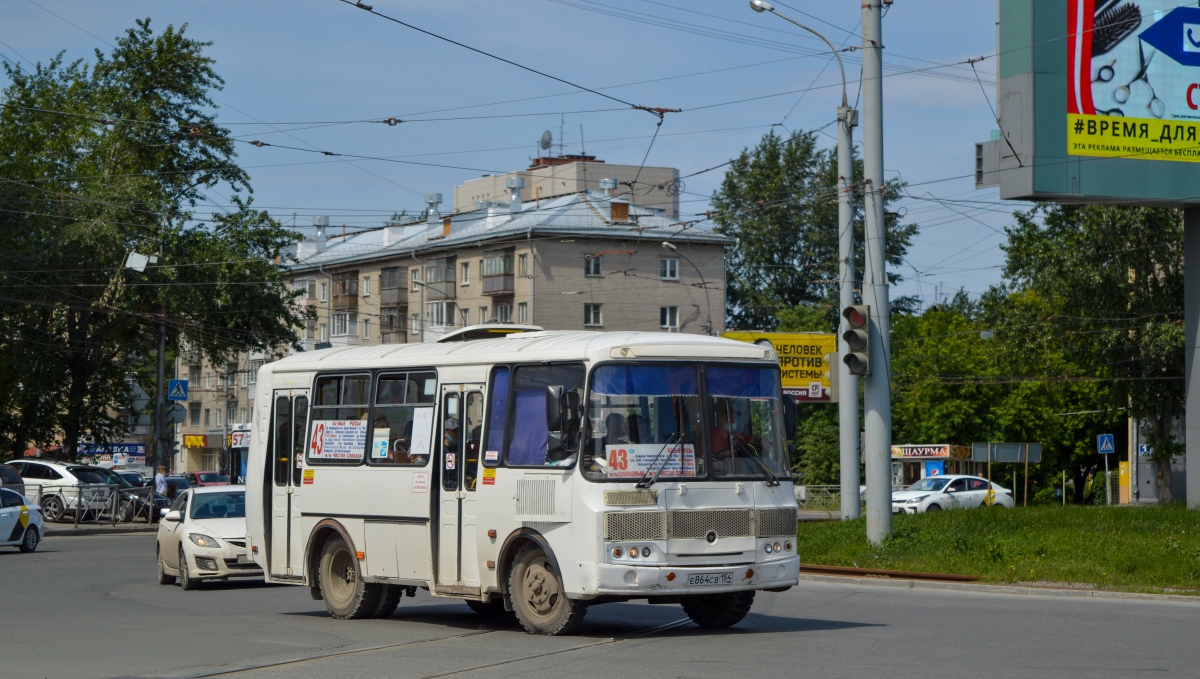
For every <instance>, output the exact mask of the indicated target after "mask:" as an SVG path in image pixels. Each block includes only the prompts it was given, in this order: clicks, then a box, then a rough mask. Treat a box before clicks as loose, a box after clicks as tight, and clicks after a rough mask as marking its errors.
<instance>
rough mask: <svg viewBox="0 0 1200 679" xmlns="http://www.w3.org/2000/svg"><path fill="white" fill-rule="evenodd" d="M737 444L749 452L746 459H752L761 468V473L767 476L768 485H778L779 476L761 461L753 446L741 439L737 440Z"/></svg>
mask: <svg viewBox="0 0 1200 679" xmlns="http://www.w3.org/2000/svg"><path fill="white" fill-rule="evenodd" d="M737 446H738V447H739V448H744V449H745V450H748V451H749V452H750V454H749V455H748V456H747V459H750V460H754V463H755V464H757V465H758V468H759V469H761V470H763V473H764V474H765V475H766V476H767V477H768V478H767V485H768V486H778V485H779V477H778V476H776V475H775V472H773V471H771V469H770V468H769V467H767V463H766V462H763V459H762V456H760V455H759V454H758V451H757V450H755V449H754V446H752V445H750V444H749V443H745V442H742V441H739V442H738V444H737Z"/></svg>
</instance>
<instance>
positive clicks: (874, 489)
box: [862, 0, 892, 544]
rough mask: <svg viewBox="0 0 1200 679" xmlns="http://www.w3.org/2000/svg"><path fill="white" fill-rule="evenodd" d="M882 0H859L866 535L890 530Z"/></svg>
mask: <svg viewBox="0 0 1200 679" xmlns="http://www.w3.org/2000/svg"><path fill="white" fill-rule="evenodd" d="M880 1H881V0H862V36H863V42H862V45H863V47H862V55H863V56H862V64H863V65H862V90H863V93H862V99H863V180H864V182H865V196H866V204H865V208H866V234H865V242H864V246H865V249H866V262H865V264H866V265H865V270H864V276H863V302H864V303H866V304H868V305H869V306H870V307H871V323H870V326H869V330H868V332H869V333H870V352H871V353H870V358H869V362H870V368H871V372H870V374H869V375H867V379H866V388H865V393H864V396H863V410H864V411H865V413H866V416H865V417H864V418H863V420H864V425H865V426H864V436H865V438H864V446H863V455H864V459H865V462H866V476H867V540H869V541H870V542H871V543H872V544H879V543H880V542H882V541H883V539H884V538H886V537H887V536H888V535H891V533H892V456H891V447H892V402H891V365H890V352H889V350H888V345H889V344H890V342H889V331H888V315H889V303H888V282H887V264H886V260H885V258H884V252H885V240H884V238H885V225H884V214H883V197H884V183H883V79H882V76H883V54H882V52H883V38H882V37H881V35H880V28H881V26H880V23H881V22H880V18H881V17H880V14H881V9H882V8H881V6H880Z"/></svg>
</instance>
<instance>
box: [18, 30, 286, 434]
mask: <svg viewBox="0 0 1200 679" xmlns="http://www.w3.org/2000/svg"><path fill="white" fill-rule="evenodd" d="M185 31H186V26H185V27H182V28H180V29H178V30H176V29H174V28H172V27H168V28H167V29H166V30H165V31H163V32H161V33H155V32H154V31H153V30H152V29H151V27H150V22H149V20H146V21H139V22H138V23H137V26H136V27H135V28H132V29H130V30H128V31H127V32H126V34H125V35H124V36H122V37H121V38H120V39H118V41H117V44H116V46H115V47H114V49H113V50H112V52H111V53H110V54H107V55H106V54H102V53H101V52H99V51H97V52H96V56H95V61H94V64H92V65H90V66H89V65H88V64H85V63H84V62H83V61H76V62H74V63H71V64H68V65H64V64H63V62H62V59H61V56H60V57H58V58H56V59H54V60H52V61H51V62H50V63H49V64H46V65H42V64H38V65H37V67H36V69H35V70H34V71H33V72H26V71H17V70H15V69H12V68H8V67H6V70H7V75H8V78H9V81H10V84H9V86H8V87H7V88H5V90H4V97H3V98H4V102H5V104H4V107H3V109H2V110H0V148H3V149H4V153H3V154H0V177H3V178H4V180H3V183H4V191H3V192H2V193H0V201H3V203H4V206H5V209H4V211H3V212H0V220H2V222H0V267H2V269H3V271H4V272H5V273H4V276H5V279H4V280H5V286H6V288H7V291H6V292H7V294H5V295H3V297H2V298H0V318H2V319H3V320H5V321H8V320H9V319H19V320H20V321H21V324H20V326H19V327H20V328H21V331H20V332H21V334H20V335H14V334H12V333H10V334H9V335H8V336H7V337H6V339H5V342H4V344H3V346H0V350H2V351H4V352H6V356H5V357H6V358H11V359H12V360H16V361H18V362H17V363H16V364H15V365H16V368H15V369H16V370H17V371H18V372H21V373H23V374H21V375H17V376H15V377H16V379H17V380H19V381H20V383H21V384H22V385H31V384H36V385H37V387H35V388H36V389H39V390H42V392H41V393H42V394H43V395H44V394H47V393H48V394H51V395H52V397H53V398H52V405H47V404H43V405H41V406H37V407H35V408H34V410H36V411H37V412H36V413H35V414H36V417H31V418H26V417H24V416H19V417H17V420H18V421H17V422H16V423H15V424H12V425H11V426H8V427H7V428H6V432H8V436H7V439H6V441H5V442H6V443H8V444H9V445H10V447H12V448H13V449H15V448H16V447H21V446H23V445H24V441H23V440H19V439H22V438H24V437H26V436H29V435H30V434H37V435H38V436H44V435H45V431H46V430H47V429H50V430H53V432H54V433H56V434H58V435H61V438H62V441H63V444H64V447H65V448H66V449H67V450H69V451H72V450H75V449H76V446H77V444H78V442H79V441H81V440H86V439H93V440H97V441H105V440H111V439H113V438H115V437H118V436H120V435H121V434H122V433H123V432H122V425H121V421H120V419H119V418H118V417H117V416H116V415H117V412H118V411H119V410H120V409H121V408H123V407H125V406H127V405H128V399H129V390H128V387H127V385H126V382H125V380H126V379H127V378H128V377H129V376H130V375H137V374H139V373H141V374H145V373H146V371H147V367H148V363H149V362H150V361H152V360H153V357H154V355H155V352H156V350H157V349H156V341H155V340H156V334H157V327H158V324H159V323H163V324H164V325H165V326H166V328H167V332H168V340H169V344H170V345H171V346H175V345H177V344H178V343H180V342H183V343H186V344H187V345H188V346H189V347H191V348H194V349H196V350H198V351H201V352H203V353H204V354H206V355H208V356H209V357H210V358H211V359H213V360H214V361H220V360H221V359H223V358H224V357H226V356H228V355H229V354H231V353H234V352H237V351H240V350H244V349H248V348H255V349H263V350H272V349H275V350H277V349H280V348H282V347H285V346H287V345H289V344H294V343H295V341H296V332H297V330H298V329H299V327H300V326H301V323H302V321H303V318H304V313H303V312H302V311H301V310H300V308H299V307H298V306H297V305H296V304H295V293H294V292H293V291H292V290H291V289H290V288H289V287H288V285H287V283H286V281H285V279H284V271H283V269H282V265H283V264H284V263H285V262H284V261H283V253H284V251H285V248H287V246H289V245H290V244H292V243H294V242H295V241H296V240H297V235H296V234H294V233H292V232H290V231H287V230H285V229H283V228H282V227H281V226H280V225H279V224H278V223H277V222H275V221H274V220H272V219H271V218H270V217H269V215H267V214H266V213H264V212H262V211H259V210H255V209H253V207H252V204H251V201H250V200H249V199H248V198H242V197H240V196H241V194H242V193H248V192H249V190H250V187H249V185H248V177H247V175H246V173H245V172H244V171H243V170H242V169H241V168H240V167H239V166H238V165H237V163H236V162H235V161H234V157H235V154H234V141H233V139H232V138H231V137H230V136H229V132H228V130H226V129H224V128H222V127H220V126H219V125H218V124H217V123H216V120H215V117H214V114H213V110H214V109H215V105H214V103H213V101H212V100H211V98H210V97H209V94H208V93H209V92H210V91H212V90H215V89H220V87H221V86H222V81H221V79H220V77H219V76H218V75H217V73H216V71H215V70H214V68H213V65H214V62H213V60H212V59H210V58H208V57H206V56H204V54H203V51H204V48H205V47H207V46H208V44H209V43H204V42H198V41H195V40H192V39H191V38H189V37H187V36H186V35H185ZM218 186H220V187H224V188H225V189H226V190H228V191H231V192H232V194H233V198H232V199H230V201H229V202H232V206H231V207H230V208H229V209H227V210H224V211H222V210H220V209H219V208H218V214H217V215H216V216H214V217H213V218H212V220H211V221H210V222H209V223H201V222H199V221H197V220H195V219H194V218H193V210H194V208H195V206H196V205H198V204H200V203H203V202H207V201H208V200H209V195H208V192H210V191H212V190H213V189H214V187H218ZM130 252H138V253H142V254H146V255H157V256H158V257H159V259H158V262H157V264H153V265H151V266H149V267H147V268H146V269H145V270H144V271H142V272H137V271H134V270H131V269H127V268H125V267H124V266H123V264H124V262H125V259H126V256H127V255H128V254H129V253H130ZM39 354H40V355H39ZM22 357H24V358H22ZM35 358H38V359H41V361H42V362H41V363H39V362H38V361H35V360H34V359H35ZM35 365H36V366H37V370H38V371H39V372H36V373H35V372H26V371H33V370H34V366H35ZM35 379H36V380H37V381H36V382H35V381H34V380H35ZM9 392H11V390H9ZM9 392H5V391H3V390H0V397H10V400H9V401H7V402H4V403H0V411H7V412H9V413H21V412H22V408H20V405H21V397H20V394H16V395H15V396H12V395H11V394H10V393H9ZM14 399H15V400H14ZM26 400H28V399H26ZM47 421H49V422H50V423H51V424H52V426H49V427H47ZM22 432H25V433H22Z"/></svg>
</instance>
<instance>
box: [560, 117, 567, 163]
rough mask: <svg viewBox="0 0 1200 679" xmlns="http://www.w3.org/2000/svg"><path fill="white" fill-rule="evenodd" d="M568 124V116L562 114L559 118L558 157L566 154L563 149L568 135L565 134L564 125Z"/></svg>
mask: <svg viewBox="0 0 1200 679" xmlns="http://www.w3.org/2000/svg"><path fill="white" fill-rule="evenodd" d="M566 122H567V121H566V116H564V115H561V114H560V115H559V116H558V155H560V156H561V155H562V154H564V153H566V150H565V149H564V148H563V139H565V138H566V134H565V133H564V132H563V125H565V124H566Z"/></svg>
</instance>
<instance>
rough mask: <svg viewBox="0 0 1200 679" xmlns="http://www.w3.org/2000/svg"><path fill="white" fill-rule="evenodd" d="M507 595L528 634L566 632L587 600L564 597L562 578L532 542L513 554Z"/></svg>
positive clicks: (583, 611) (577, 621)
mask: <svg viewBox="0 0 1200 679" xmlns="http://www.w3.org/2000/svg"><path fill="white" fill-rule="evenodd" d="M508 595H509V597H510V598H511V599H512V609H513V612H514V613H516V614H517V620H519V621H520V622H521V626H522V627H524V628H525V630H526V631H527V632H529V633H530V634H544V635H547V636H556V635H560V634H570V633H571V632H574V631H575V629H576V628H577V627H579V624H580V623H581V622H583V616H584V615H585V614H586V613H587V604H585V603H584V602H582V601H576V600H574V599H568V598H567V595H566V592H565V591H564V589H563V584H562V578H561V577H560V576H559V574H558V573H557V572H555V569H554V565H553V564H552V563H551V562H550V559H549V558H547V556H546V553H545V552H543V551H542V549H541V548H540V547H538V546H537V545H535V544H527V545H525V546H524V547H522V548H521V549H520V551H518V552H517V555H516V556H515V557H513V565H512V568H511V569H510V570H509V575H508Z"/></svg>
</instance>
